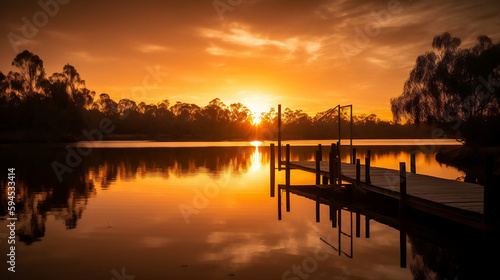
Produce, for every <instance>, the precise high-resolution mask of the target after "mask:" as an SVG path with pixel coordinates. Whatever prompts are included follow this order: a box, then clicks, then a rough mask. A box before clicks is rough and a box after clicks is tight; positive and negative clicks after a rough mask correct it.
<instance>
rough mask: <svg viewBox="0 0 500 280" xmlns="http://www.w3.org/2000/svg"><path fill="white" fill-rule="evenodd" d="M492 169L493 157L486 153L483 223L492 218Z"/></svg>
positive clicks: (489, 221) (488, 222) (488, 221)
mask: <svg viewBox="0 0 500 280" xmlns="http://www.w3.org/2000/svg"><path fill="white" fill-rule="evenodd" d="M493 169H494V159H493V156H491V155H488V156H486V158H485V161H484V193H483V195H484V206H483V207H484V209H483V212H484V216H483V219H484V223H486V224H490V223H491V222H492V220H493V216H494V215H493V214H494V211H493V208H494V207H493V206H494V199H493V195H492V194H493V188H494V187H495V186H493Z"/></svg>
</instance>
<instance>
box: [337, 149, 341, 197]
mask: <svg viewBox="0 0 500 280" xmlns="http://www.w3.org/2000/svg"><path fill="white" fill-rule="evenodd" d="M337 180H338V183H337V185H338V186H339V187H342V159H341V157H340V141H339V142H338V143H337Z"/></svg>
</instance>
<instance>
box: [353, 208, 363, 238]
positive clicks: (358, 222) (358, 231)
mask: <svg viewBox="0 0 500 280" xmlns="http://www.w3.org/2000/svg"><path fill="white" fill-rule="evenodd" d="M360 236H361V214H359V213H356V237H357V238H359V237H360ZM351 237H352V236H351Z"/></svg>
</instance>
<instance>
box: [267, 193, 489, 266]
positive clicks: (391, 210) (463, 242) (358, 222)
mask: <svg viewBox="0 0 500 280" xmlns="http://www.w3.org/2000/svg"><path fill="white" fill-rule="evenodd" d="M277 190H278V192H277V202H278V209H277V210H278V219H279V220H282V219H283V213H282V211H283V208H285V211H286V212H293V205H291V199H290V195H291V194H293V195H296V196H299V197H302V198H304V199H310V200H312V201H314V202H315V208H316V211H315V212H316V215H315V216H316V217H315V219H316V222H317V223H319V222H320V221H321V220H322V219H326V217H328V218H329V220H330V221H331V226H332V229H333V230H334V231H335V232H336V233H337V236H338V239H337V240H334V241H333V242H325V241H326V240H322V242H325V243H326V244H327V245H328V246H331V247H332V248H333V249H334V250H335V251H336V252H337V253H338V255H339V256H340V255H345V256H346V257H348V258H353V257H355V250H354V246H355V244H354V243H355V240H356V239H359V238H366V239H369V238H371V233H370V228H371V227H370V224H371V223H372V222H376V223H379V224H384V225H387V226H389V227H391V228H394V229H396V230H398V231H399V241H400V242H399V251H400V266H401V267H402V268H405V267H407V259H406V258H407V246H406V243H407V238H408V237H410V236H413V237H416V238H421V239H423V240H428V241H430V242H432V243H434V244H439V246H443V247H445V248H447V249H448V250H450V251H459V252H466V254H467V255H476V254H478V252H486V251H488V250H490V249H491V252H495V250H496V249H494V248H498V247H497V246H498V242H497V241H495V236H494V235H487V234H486V235H485V234H484V231H482V230H478V229H475V228H471V227H468V226H465V225H462V224H458V223H453V222H450V221H448V220H446V219H443V218H434V219H433V218H432V217H431V216H430V215H429V214H427V213H423V212H419V211H415V210H410V211H408V212H407V213H406V215H404V216H402V215H399V213H398V208H399V205H398V203H394V201H391V199H390V198H387V197H383V196H380V195H379V194H371V193H367V194H364V195H360V194H358V193H353V192H357V191H356V190H352V189H349V188H341V189H340V188H336V189H333V188H331V189H321V188H311V186H307V185H295V186H293V185H292V186H289V187H288V188H287V186H286V185H283V184H279V185H278V186H277ZM372 196H375V198H376V200H374V197H372ZM283 200H285V201H283ZM325 206H326V207H328V210H327V211H324V207H325ZM321 208H323V211H324V212H321ZM346 216H347V219H346ZM342 217H343V218H342ZM311 218H313V217H311ZM363 224H364V227H362V225H363ZM362 229H364V232H362ZM346 238H347V239H348V242H347V243H346V242H345V239H346Z"/></svg>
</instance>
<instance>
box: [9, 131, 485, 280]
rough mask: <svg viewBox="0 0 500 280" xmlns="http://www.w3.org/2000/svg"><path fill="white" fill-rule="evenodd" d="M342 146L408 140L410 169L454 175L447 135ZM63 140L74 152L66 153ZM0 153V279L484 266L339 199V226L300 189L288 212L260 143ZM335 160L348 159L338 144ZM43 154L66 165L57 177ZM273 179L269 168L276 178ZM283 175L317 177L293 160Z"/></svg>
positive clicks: (467, 250)
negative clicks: (11, 227)
mask: <svg viewBox="0 0 500 280" xmlns="http://www.w3.org/2000/svg"><path fill="white" fill-rule="evenodd" d="M284 143H285V144H286V143H290V144H291V145H292V149H291V158H292V160H313V159H314V152H315V149H316V147H315V145H317V144H318V143H322V144H324V145H329V143H330V142H329V141H290V142H284ZM343 144H348V142H343ZM353 144H354V145H355V147H356V149H357V154H358V158H364V156H365V154H366V151H367V150H368V149H370V150H371V155H372V161H371V162H372V165H373V166H380V167H387V168H394V169H396V168H397V166H398V163H399V162H401V161H406V162H409V160H410V153H411V152H412V151H416V166H417V172H418V173H422V174H428V175H432V176H437V177H442V178H446V179H453V180H455V179H457V180H463V179H464V177H465V176H464V173H463V172H462V171H460V170H458V169H456V168H454V167H450V166H446V165H442V164H439V163H438V162H436V161H435V154H436V152H437V151H438V150H439V149H442V148H444V147H446V146H449V145H456V144H457V142H456V141H455V140H439V141H434V140H411V139H409V140H357V141H355V142H354V143H353ZM69 151H73V152H74V151H77V152H78V151H79V152H81V154H83V155H82V156H80V160H78V158H76V157H70V160H69V163H70V164H68V161H67V157H68V153H70V154H71V153H72V152H69ZM327 152H328V151H327V150H326V149H325V150H324V155H325V156H324V158H325V157H326V153H327ZM1 156H2V161H1V166H2V169H1V170H2V172H3V174H2V176H0V178H1V180H2V185H1V186H2V192H1V195H2V196H1V197H0V217H1V221H0V228H1V230H0V253H1V257H0V260H2V262H1V263H2V264H1V265H0V269H1V270H0V276H1V277H0V278H1V279H37V280H42V279H51V280H57V279H86V280H87V279H116V280H120V279H129V280H131V279H135V280H141V279H291V280H296V279H462V278H464V279H465V278H467V277H469V276H471V275H476V274H478V273H479V274H480V273H486V272H488V269H492V267H490V266H488V265H487V264H488V261H489V260H490V259H489V258H487V257H486V254H485V250H486V249H485V248H483V247H482V246H479V245H475V244H472V245H471V244H458V245H457V244H455V243H453V242H450V243H451V244H447V242H443V241H442V236H433V235H427V236H424V235H420V234H417V233H411V232H410V231H408V234H406V233H405V232H403V234H401V232H400V231H399V230H398V229H396V228H395V227H393V226H391V225H390V224H386V223H384V222H383V219H377V218H376V217H370V220H369V224H368V223H367V222H366V217H365V216H364V215H361V214H359V213H356V212H352V211H349V209H348V207H345V208H343V207H342V206H341V208H340V210H339V211H338V215H340V216H341V217H339V218H340V219H337V220H340V221H341V226H342V227H341V230H340V233H339V228H340V227H339V226H338V225H337V224H335V225H332V221H331V219H330V218H331V216H330V218H329V211H330V210H329V207H328V205H324V204H321V205H320V206H319V207H320V209H319V210H320V213H321V217H320V218H321V219H320V221H319V222H317V221H316V202H315V201H313V200H311V199H308V198H306V197H304V196H301V195H300V194H294V193H292V194H291V195H290V204H291V211H290V212H286V211H285V210H284V208H283V207H284V200H281V201H280V203H281V204H280V205H278V199H279V197H280V195H281V194H280V193H279V192H278V193H277V195H276V196H275V197H271V196H270V172H269V169H270V165H269V159H270V152H269V142H265V143H263V144H262V145H261V146H254V145H252V144H250V143H248V142H196V143H193V142H183V143H170V142H169V143H167V142H137V141H131V142H126V141H122V142H98V143H77V144H71V145H68V146H64V145H13V146H3V147H2V150H1ZM342 159H343V161H348V159H349V147H348V146H344V147H343V148H342ZM54 162H58V163H60V164H61V165H65V166H66V168H67V169H65V172H63V173H60V174H59V175H60V179H62V180H61V181H60V180H59V179H58V176H57V175H56V172H54V169H53V165H54ZM8 168H15V177H16V178H15V182H16V198H15V203H16V209H15V217H16V218H17V221H16V228H15V241H16V242H15V261H16V263H15V271H16V272H15V273H12V272H9V271H8V270H7V268H8V266H9V265H8V264H7V263H6V260H7V256H6V254H7V253H9V251H10V246H11V245H9V244H8V240H9V239H8V236H9V231H8V228H7V225H8V224H9V223H10V222H11V221H10V220H7V218H8V217H9V214H8V212H7V207H8V200H9V199H8V196H7V185H8V183H7V182H8V177H7V175H8V171H7V169H8ZM284 176H285V172H284V171H281V172H278V171H277V172H276V182H277V183H284V181H285V177H284ZM291 177H292V182H293V184H313V183H314V175H313V174H308V173H305V172H303V171H299V170H292V174H291ZM339 203H340V204H342V203H343V202H342V201H339ZM278 207H280V209H281V208H283V209H282V211H281V217H280V218H281V219H278V212H279V211H278ZM380 207H383V206H380ZM357 219H360V221H361V223H360V224H361V225H360V227H359V230H360V232H359V234H358V232H356V233H354V232H353V226H354V228H355V227H356V225H355V224H356V220H357ZM368 227H369V228H368ZM355 231H357V230H355ZM358 235H359V237H358ZM402 235H403V237H407V238H405V239H406V241H405V242H403V245H402V246H404V248H403V250H402V247H401V246H400V243H401V242H400V241H401V240H404V239H400V238H401V236H402ZM339 236H340V237H339ZM450 238H451V236H450ZM444 239H446V236H445V238H444ZM451 239H453V238H451ZM451 239H450V240H451ZM471 239H472V240H471ZM475 240H476V238H475V237H473V236H469V239H468V242H474V241H475ZM468 242H465V243H468ZM462 245H463V247H462ZM339 247H340V248H339ZM471 248H472V249H471ZM339 249H340V250H339ZM339 251H340V253H339ZM401 252H403V253H404V254H405V256H404V257H405V258H406V262H405V266H406V267H401V257H402V256H401ZM485 271H486V272H485Z"/></svg>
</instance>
